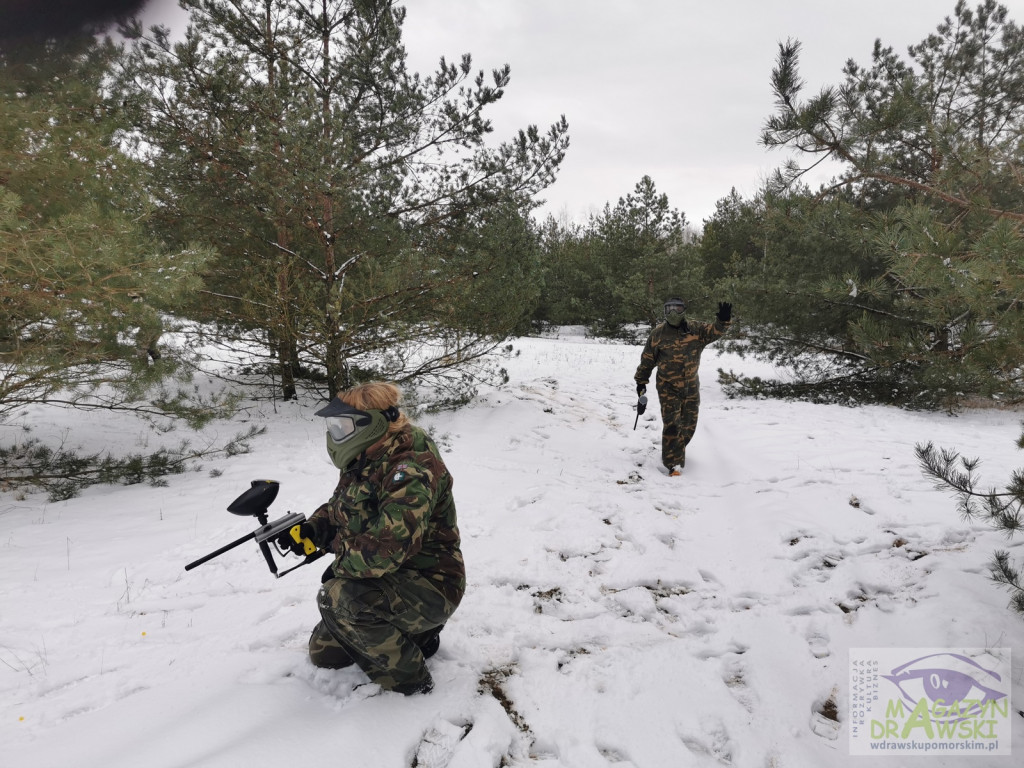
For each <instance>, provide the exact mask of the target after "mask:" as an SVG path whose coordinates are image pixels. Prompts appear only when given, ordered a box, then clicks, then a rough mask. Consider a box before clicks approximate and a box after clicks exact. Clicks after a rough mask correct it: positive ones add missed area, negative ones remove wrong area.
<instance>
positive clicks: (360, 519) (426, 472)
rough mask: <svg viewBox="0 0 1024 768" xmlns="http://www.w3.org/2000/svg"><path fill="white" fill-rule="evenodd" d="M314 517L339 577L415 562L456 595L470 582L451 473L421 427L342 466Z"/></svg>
mask: <svg viewBox="0 0 1024 768" xmlns="http://www.w3.org/2000/svg"><path fill="white" fill-rule="evenodd" d="M309 522H310V523H311V524H312V525H313V527H314V529H315V530H316V534H315V536H314V541H315V542H316V543H317V545H318V546H320V547H322V548H326V549H328V550H330V551H331V552H334V553H336V555H337V556H336V558H335V560H334V563H333V565H332V568H333V571H334V573H335V575H336V576H339V577H342V578H356V579H364V578H375V577H379V576H382V575H384V574H386V573H393V572H395V571H398V570H400V569H412V570H415V571H418V572H420V573H421V574H423V575H426V576H428V577H429V578H430V579H431V580H433V581H436V582H437V587H438V589H439V590H441V591H442V592H443V593H444V594H445V595H446V596H447V597H448V598H449V599H452V600H454V601H455V602H458V599H459V598H460V597H461V595H462V592H463V590H464V589H465V584H466V569H465V566H464V564H463V560H462V552H461V551H460V549H459V527H458V523H457V520H456V517H455V500H454V498H453V497H452V476H451V475H450V474H449V473H448V468H447V467H446V466H445V464H444V461H442V460H441V456H440V453H439V452H438V450H437V446H436V445H434V441H433V440H431V439H430V438H429V437H428V436H427V434H426V432H424V431H423V430H422V429H420V428H419V427H416V426H413V425H411V424H410V425H408V426H406V427H405V428H403V429H402V430H400V431H398V432H396V433H395V434H393V435H391V436H389V437H386V438H384V439H383V440H382V441H380V442H378V443H377V444H375V445H373V446H371V447H370V448H369V449H368V450H367V452H366V453H365V454H364V457H363V459H361V460H360V461H359V462H358V463H357V464H356V465H355V468H354V469H351V470H349V471H346V472H342V473H341V479H340V480H339V482H338V486H337V488H335V489H334V494H333V495H332V496H331V500H330V501H329V502H327V503H326V504H324V505H323V506H321V507H320V508H319V509H317V510H316V512H314V513H313V514H312V515H311V516H310V519H309Z"/></svg>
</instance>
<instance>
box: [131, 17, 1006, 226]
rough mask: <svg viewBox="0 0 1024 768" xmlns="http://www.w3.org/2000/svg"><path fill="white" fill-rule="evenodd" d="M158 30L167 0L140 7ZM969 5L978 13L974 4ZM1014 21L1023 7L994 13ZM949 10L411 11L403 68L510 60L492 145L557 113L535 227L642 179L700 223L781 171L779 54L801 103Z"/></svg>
mask: <svg viewBox="0 0 1024 768" xmlns="http://www.w3.org/2000/svg"><path fill="white" fill-rule="evenodd" d="M151 3H152V4H151V5H150V7H149V12H148V14H147V15H148V16H150V17H151V18H156V19H160V18H162V17H164V16H165V14H167V13H168V12H169V11H171V10H172V9H173V8H174V6H176V2H175V1H174V0H151ZM970 4H971V5H972V7H973V6H976V5H977V2H971V3H970ZM1003 5H1005V6H1006V7H1007V8H1009V10H1010V16H1011V18H1013V19H1014V20H1015V21H1016V22H1017V23H1022V22H1024V0H1004V2H1003ZM954 6H955V0H855V2H851V1H850V0H845V1H842V2H841V1H840V0H408V2H407V3H406V7H407V8H408V16H407V18H406V24H405V42H406V48H407V50H408V52H409V59H410V68H411V69H413V70H418V71H420V72H422V73H424V74H425V73H426V72H428V71H432V70H433V69H434V68H435V65H436V63H437V61H438V59H439V58H440V56H441V55H444V56H446V57H447V58H448V59H449V60H456V61H457V60H458V59H459V57H460V56H461V55H462V54H463V53H467V52H468V53H471V54H472V55H473V63H474V68H475V69H484V70H486V71H488V72H489V71H490V70H491V69H493V68H495V67H500V66H502V65H503V64H505V63H508V64H510V65H511V67H512V80H511V83H510V84H509V87H508V88H507V89H506V93H505V97H504V98H503V99H502V101H501V102H500V103H499V104H498V105H496V106H494V107H492V109H491V112H490V115H491V118H492V120H493V122H494V127H495V134H496V136H497V137H499V138H503V139H504V138H510V137H512V136H513V135H514V134H515V132H516V131H517V130H518V129H519V128H523V127H525V126H526V125H528V124H531V123H533V124H537V125H538V126H540V127H541V128H542V129H544V128H546V127H547V126H548V125H550V124H551V123H552V122H554V121H555V120H557V119H558V118H559V116H560V115H562V114H564V115H565V116H566V118H567V119H568V121H569V133H570V137H571V144H570V147H569V151H568V153H567V155H566V158H565V161H564V163H563V164H562V168H561V172H560V174H559V178H558V181H556V182H555V184H554V185H553V186H552V187H549V188H548V189H547V190H546V192H545V194H544V195H543V197H544V198H545V199H546V200H547V203H546V205H545V206H544V208H543V209H541V213H542V214H546V213H552V214H554V215H555V216H559V217H561V216H563V215H564V216H567V217H569V218H571V219H574V220H577V221H583V220H585V219H586V217H587V216H588V215H589V214H590V213H595V212H597V211H599V210H600V209H601V208H603V206H604V204H605V203H608V202H610V203H612V204H614V203H615V202H616V201H617V200H618V199H619V198H620V197H624V196H625V195H627V194H629V193H630V192H632V191H633V188H634V186H635V185H636V183H637V182H638V181H639V180H640V178H641V177H642V176H644V175H645V174H646V175H649V176H650V177H651V178H652V179H653V180H654V183H655V185H656V186H657V188H658V190H659V191H661V192H664V193H666V194H667V195H668V197H669V202H670V204H671V205H672V206H673V207H674V208H678V209H679V210H681V211H682V212H683V213H685V214H686V217H687V220H688V221H690V222H691V223H692V224H695V225H697V226H700V224H701V223H702V222H703V220H704V219H706V218H708V217H710V216H711V214H712V213H713V212H714V209H715V202H716V201H717V200H719V199H720V198H722V197H724V196H725V195H727V194H728V193H729V190H730V189H731V188H732V187H736V189H737V190H738V191H739V192H740V193H741V194H743V195H745V196H749V195H751V194H753V193H754V192H756V190H757V189H758V187H759V186H760V183H761V181H762V180H763V179H764V178H765V177H766V176H767V175H768V174H769V173H770V172H771V170H772V169H774V168H775V167H777V166H778V165H780V164H781V163H782V162H783V161H784V160H785V157H786V156H785V155H784V154H783V153H782V152H780V151H778V150H776V151H773V152H768V151H767V150H765V149H764V148H763V147H760V146H759V145H758V143H757V141H758V136H759V133H760V129H761V126H762V124H763V122H764V119H765V118H766V117H767V116H768V115H769V114H771V112H772V108H773V105H772V94H771V89H770V84H769V78H770V75H771V69H772V66H773V64H774V61H775V56H776V53H777V51H778V43H779V42H784V41H785V40H786V39H787V38H795V39H798V40H800V41H801V43H802V44H803V53H802V57H801V64H802V75H803V78H804V80H805V81H806V82H807V89H806V92H807V93H812V92H816V91H817V90H818V88H820V87H821V86H823V85H826V84H835V83H838V82H839V81H840V79H841V76H842V67H843V65H844V63H845V62H846V60H847V59H850V58H853V59H854V60H856V61H857V62H858V63H861V64H868V63H870V59H871V50H872V47H873V45H874V41H875V39H876V38H881V40H882V42H883V43H884V44H886V45H891V46H893V47H894V48H895V49H896V50H897V51H898V52H900V53H901V54H905V53H906V48H907V45H909V44H911V43H917V42H920V41H921V40H922V39H924V38H925V37H926V36H927V35H928V34H929V33H931V32H933V31H934V29H935V27H936V25H937V24H939V23H940V22H941V20H942V18H943V17H944V16H947V15H950V14H952V12H953V8H954Z"/></svg>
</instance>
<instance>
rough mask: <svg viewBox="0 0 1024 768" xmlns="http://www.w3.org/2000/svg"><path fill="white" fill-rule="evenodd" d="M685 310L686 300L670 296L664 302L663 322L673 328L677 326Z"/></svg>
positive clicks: (680, 322)
mask: <svg viewBox="0 0 1024 768" xmlns="http://www.w3.org/2000/svg"><path fill="white" fill-rule="evenodd" d="M685 312H686V302H685V301H683V300H682V299H679V298H672V299H669V300H668V301H666V302H665V322H666V323H668V324H669V325H671V326H672V327H673V328H678V327H679V326H680V325H681V324H682V322H683V317H684V314H685Z"/></svg>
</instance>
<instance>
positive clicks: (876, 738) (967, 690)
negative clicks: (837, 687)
mask: <svg viewBox="0 0 1024 768" xmlns="http://www.w3.org/2000/svg"><path fill="white" fill-rule="evenodd" d="M907 659H910V661H907ZM887 670H888V671H887ZM849 701H850V710H849V716H848V718H847V721H846V724H847V728H848V730H849V736H850V754H853V755H874V756H878V755H885V754H889V755H893V754H903V755H914V754H918V755H923V754H929V755H950V754H957V755H960V756H963V757H970V756H972V755H982V754H987V755H1009V754H1010V743H1011V732H1010V725H1011V723H1010V712H1011V708H1010V649H1009V648H989V649H985V648H978V649H971V648H968V649H964V648H959V649H948V648H851V649H850V688H849Z"/></svg>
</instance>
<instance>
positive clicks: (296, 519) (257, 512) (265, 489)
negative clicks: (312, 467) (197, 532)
mask: <svg viewBox="0 0 1024 768" xmlns="http://www.w3.org/2000/svg"><path fill="white" fill-rule="evenodd" d="M280 487H281V486H280V484H279V483H278V482H277V481H275V480H253V481H252V483H251V484H250V487H249V489H248V490H247V491H245V493H243V494H242V495H241V496H239V497H238V498H237V499H235V500H234V501H233V502H231V504H229V505H228V512H231V513H232V514H235V515H244V516H248V517H255V518H256V519H257V520H259V522H260V527H259V528H257V529H256V530H255V531H252V532H251V533H247V534H246V535H245V536H243V537H242V538H240V539H235V540H234V541H232V542H231V543H230V544H225V545H224V546H223V547H221V548H220V549H218V550H215V551H213V552H211V553H210V554H208V555H204V556H203V557H201V558H199V559H198V560H194V561H192V562H191V563H189V564H188V565H186V566H185V570H186V571H191V570H192V569H193V568H195V567H196V566H197V565H202V564H203V563H205V562H207V561H209V560H212V559H213V558H215V557H218V556H219V555H223V554H224V553H225V552H227V551H228V550H230V549H234V548H235V547H237V546H239V545H240V544H244V543H245V542H247V541H255V542H256V543H257V544H258V545H259V548H260V552H262V553H263V558H264V559H265V560H266V561H267V567H268V568H270V572H271V573H272V574H274V576H276V577H277V578H281V577H282V576H284V575H285V574H286V573H290V572H291V571H294V570H295V569H296V568H300V567H302V566H303V565H308V564H309V563H312V562H313V561H314V560H316V559H318V558H320V557H322V556H323V555H324V554H325V552H324V550H322V549H321V550H318V549H317V548H316V544H314V543H313V542H312V541H310V540H309V539H304V538H302V534H301V528H300V526H301V525H302V523H304V522H305V521H306V516H305V515H303V514H300V513H298V512H289V513H287V514H286V515H285V516H284V517H281V518H278V519H277V520H271V521H268V519H267V509H268V508H269V507H270V505H271V504H273V503H274V499H275V498H277V492H278V490H279V489H280ZM283 533H287V534H289V535H290V536H291V538H292V540H293V541H295V542H296V543H297V544H301V545H302V549H303V552H304V553H305V557H304V558H303V559H302V562H300V563H299V564H298V565H293V566H292V567H291V568H287V569H285V570H283V571H280V572H278V569H277V563H276V562H275V561H274V554H273V552H271V551H270V544H271V542H275V548H276V549H277V551H278V553H279V554H280V555H282V556H283V555H286V554H288V553H287V552H285V551H282V550H281V548H280V547H277V545H276V539H277V537H278V536H280V535H281V534H283Z"/></svg>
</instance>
